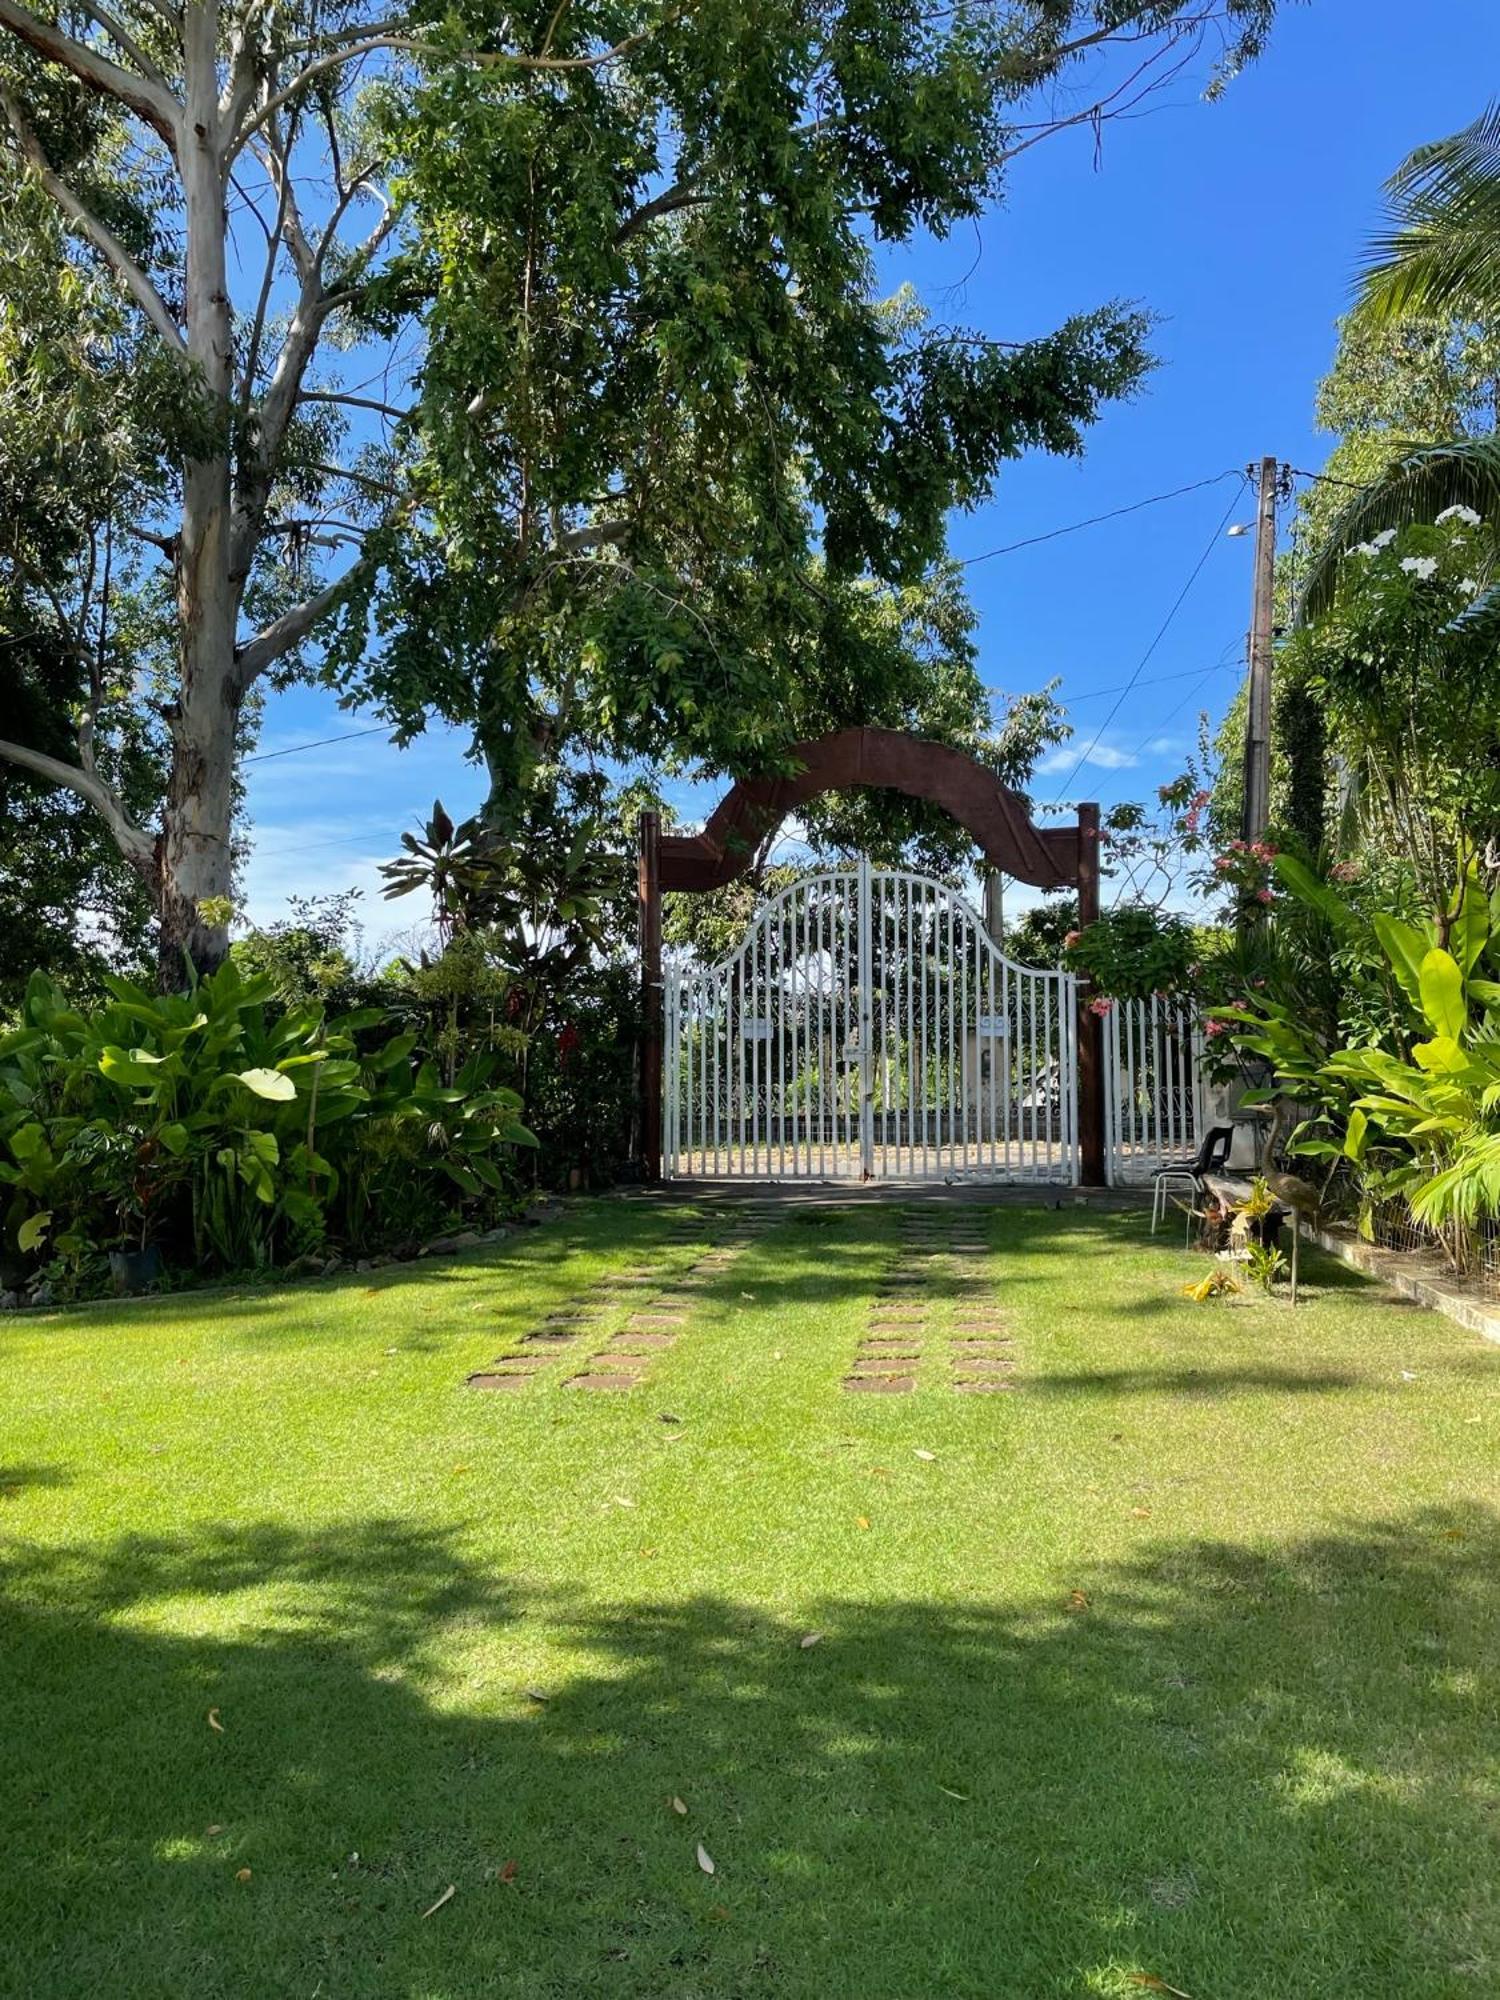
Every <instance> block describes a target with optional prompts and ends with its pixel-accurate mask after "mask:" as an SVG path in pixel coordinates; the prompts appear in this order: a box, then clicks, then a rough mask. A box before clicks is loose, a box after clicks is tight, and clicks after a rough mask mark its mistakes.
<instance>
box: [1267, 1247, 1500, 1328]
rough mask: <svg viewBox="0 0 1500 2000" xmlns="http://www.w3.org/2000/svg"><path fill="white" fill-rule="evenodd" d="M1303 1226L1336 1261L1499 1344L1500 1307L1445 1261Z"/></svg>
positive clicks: (1419, 1252) (1416, 1252) (1420, 1253)
mask: <svg viewBox="0 0 1500 2000" xmlns="http://www.w3.org/2000/svg"><path fill="white" fill-rule="evenodd" d="M1302 1228H1303V1233H1304V1234H1305V1235H1306V1236H1308V1237H1309V1238H1310V1239H1311V1240H1312V1241H1313V1242H1314V1243H1316V1244H1317V1245H1318V1248H1319V1249H1320V1250H1326V1251H1327V1252H1328V1254H1329V1255H1330V1256H1331V1257H1337V1258H1338V1260H1339V1262H1340V1263H1341V1264H1346V1265H1347V1266H1348V1267H1349V1269H1350V1270H1351V1271H1358V1272H1359V1273H1360V1274H1361V1275H1362V1276H1363V1277H1366V1278H1375V1279H1377V1280H1378V1281H1379V1282H1380V1283H1381V1284H1382V1285H1389V1286H1390V1288H1391V1290H1392V1291H1394V1292H1399V1293H1400V1294H1401V1296H1402V1297H1403V1298H1407V1299H1411V1300H1412V1301H1413V1302H1414V1303H1415V1304H1417V1305H1419V1306H1427V1307H1428V1308H1429V1309H1430V1310H1431V1311H1433V1312H1440V1313H1441V1314H1442V1315H1443V1317H1444V1318H1445V1319H1451V1320H1454V1321H1456V1322H1457V1323H1458V1325H1459V1326H1464V1327H1467V1328H1468V1329H1469V1331H1470V1332H1471V1333H1477V1334H1479V1335H1480V1336H1481V1338H1483V1339H1485V1340H1489V1341H1493V1342H1494V1343H1495V1344H1496V1346H1500V1304H1493V1305H1492V1304H1491V1303H1490V1302H1489V1300H1487V1299H1484V1298H1481V1297H1480V1296H1479V1294H1478V1293H1476V1292H1475V1291H1474V1290H1473V1288H1472V1287H1471V1286H1469V1285H1466V1284H1465V1283H1464V1282H1463V1280H1462V1279H1461V1278H1455V1277H1454V1276H1453V1274H1452V1272H1451V1271H1449V1270H1448V1269H1447V1267H1446V1266H1445V1265H1444V1264H1443V1262H1442V1261H1441V1259H1439V1258H1437V1257H1432V1256H1428V1255H1427V1254H1425V1253H1424V1252H1422V1251H1413V1250H1382V1249H1380V1248H1379V1247H1378V1246H1377V1245H1376V1244H1374V1243H1366V1242H1364V1241H1363V1239H1362V1238H1360V1237H1358V1236H1356V1235H1354V1234H1353V1233H1352V1231H1349V1230H1343V1229H1338V1230H1334V1229H1323V1228H1321V1227H1319V1226H1318V1225H1316V1224H1315V1223H1312V1222H1306V1221H1304V1223H1303V1225H1302Z"/></svg>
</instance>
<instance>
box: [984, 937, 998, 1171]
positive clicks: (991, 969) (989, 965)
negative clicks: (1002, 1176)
mask: <svg viewBox="0 0 1500 2000" xmlns="http://www.w3.org/2000/svg"><path fill="white" fill-rule="evenodd" d="M984 990H985V994H986V996H987V1004H988V1007H989V1019H990V1026H991V1027H992V1028H993V1027H994V1025H995V1023H996V1021H997V1020H998V1019H999V1016H998V1015H997V1014H996V1012H995V947H994V944H993V942H992V941H991V940H990V939H989V938H988V937H986V939H985V946H984ZM988 1044H989V1057H990V1073H989V1113H990V1151H989V1168H990V1172H991V1173H993V1172H994V1171H995V1140H996V1137H997V1136H998V1135H997V1134H996V1131H995V1085H996V1082H997V1081H998V1079H997V1078H996V1076H995V1068H996V1061H997V1058H998V1056H999V1053H1000V1043H999V1041H998V1039H997V1038H996V1037H995V1036H994V1035H990V1036H989V1038H988Z"/></svg>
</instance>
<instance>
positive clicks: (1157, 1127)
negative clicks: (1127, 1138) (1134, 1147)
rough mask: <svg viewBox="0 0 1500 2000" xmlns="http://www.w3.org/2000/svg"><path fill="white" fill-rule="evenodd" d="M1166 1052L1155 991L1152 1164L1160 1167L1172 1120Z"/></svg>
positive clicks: (1153, 1016) (1153, 1014)
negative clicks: (1165, 1084)
mask: <svg viewBox="0 0 1500 2000" xmlns="http://www.w3.org/2000/svg"><path fill="white" fill-rule="evenodd" d="M1165 1054H1166V1048H1165V1045H1164V1044H1163V1042H1162V1032H1161V1002H1160V1001H1159V1000H1158V999H1157V997H1156V995H1155V994H1154V993H1153V994H1152V996H1151V1123H1152V1127H1153V1131H1152V1134H1151V1138H1152V1157H1151V1164H1152V1166H1153V1168H1154V1167H1159V1166H1160V1165H1161V1163H1162V1161H1163V1160H1164V1159H1165V1158H1166V1141H1167V1133H1168V1131H1169V1130H1170V1127H1171V1122H1172V1105H1171V1099H1170V1097H1168V1098H1167V1100H1166V1101H1165V1102H1164V1101H1163V1098H1162V1084H1163V1081H1164V1080H1165V1077H1166V1064H1165V1063H1164V1061H1163V1060H1162V1058H1163V1057H1164V1055H1165Z"/></svg>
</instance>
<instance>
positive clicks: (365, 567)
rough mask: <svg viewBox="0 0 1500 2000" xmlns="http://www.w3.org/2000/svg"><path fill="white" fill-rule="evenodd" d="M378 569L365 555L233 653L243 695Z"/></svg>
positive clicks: (238, 683)
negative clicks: (356, 586)
mask: <svg viewBox="0 0 1500 2000" xmlns="http://www.w3.org/2000/svg"><path fill="white" fill-rule="evenodd" d="M374 567H375V557H374V555H373V554H371V553H368V552H367V553H366V554H364V555H362V556H360V558H359V559H358V561H356V562H353V563H351V564H350V566H349V568H348V569H346V570H345V571H344V574H343V575H342V576H341V577H338V578H337V579H336V580H335V581H334V582H333V583H330V584H328V585H327V586H326V587H325V588H324V589H322V590H319V591H316V592H315V593H314V594H313V595H312V596H311V597H309V598H305V599H304V600H303V602H302V603H301V604H296V605H293V607H292V609H291V610H290V611H284V612H283V613H282V614H281V616H280V617H279V618H274V619H272V621H271V623H270V624H269V625H266V626H264V627H263V628H262V629H261V630H260V631H259V632H257V633H256V635H255V637H254V638H253V639H248V640H247V641H246V642H245V644H244V645H243V646H236V647H235V651H234V672H235V681H236V684H237V686H238V688H239V690H240V692H241V693H243V692H244V690H245V689H246V688H248V687H249V686H250V684H251V682H252V681H253V680H254V679H255V677H256V675H257V674H260V673H263V672H264V671H265V669H266V668H267V667H269V666H271V665H272V664H273V663H274V662H275V661H277V660H279V659H280V658H281V656H282V654H283V653H289V652H290V651H291V650H292V648H293V646H295V645H296V644H297V643H298V642H299V641H300V640H302V639H305V638H306V637H307V635H308V633H309V632H311V631H312V629H313V627H314V626H315V625H316V624H317V623H318V621H319V620H320V619H322V618H326V617H327V615H328V613H329V612H330V611H332V610H333V608H334V606H335V605H336V604H337V603H338V601H339V599H340V598H341V597H342V596H343V595H344V594H345V592H346V591H348V590H349V589H350V588H352V586H353V585H354V584H355V583H357V582H359V581H360V580H361V579H362V578H364V577H365V576H368V574H369V573H370V571H371V570H372V569H373V568H374Z"/></svg>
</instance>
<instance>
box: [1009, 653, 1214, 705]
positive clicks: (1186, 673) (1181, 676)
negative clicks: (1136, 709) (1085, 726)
mask: <svg viewBox="0 0 1500 2000" xmlns="http://www.w3.org/2000/svg"><path fill="white" fill-rule="evenodd" d="M1233 665H1234V662H1233V661H1232V660H1215V661H1214V663H1213V665H1212V666H1211V667H1210V668H1209V669H1208V672H1209V673H1211V674H1218V673H1225V672H1227V671H1228V669H1229V668H1230V667H1231V666H1233ZM1202 671H1203V670H1202V669H1201V668H1199V667H1184V668H1183V670H1182V672H1181V673H1177V674H1153V675H1152V677H1151V679H1150V680H1148V681H1135V682H1129V681H1117V682H1116V683H1115V685H1114V686H1113V687H1107V688H1087V689H1085V691H1084V692H1083V693H1082V694H1068V693H1066V692H1064V693H1062V694H1059V695H1057V696H1055V699H1056V701H1057V702H1058V704H1059V706H1061V707H1063V708H1076V707H1077V705H1078V703H1079V702H1081V701H1103V700H1104V699H1105V698H1106V697H1107V696H1108V695H1112V694H1128V693H1129V692H1130V690H1131V688H1132V686H1134V687H1137V688H1154V687H1167V686H1169V685H1170V683H1171V682H1173V681H1190V680H1191V679H1192V678H1193V676H1194V674H1196V673H1201V672H1202ZM1032 692H1033V693H1035V694H1042V693H1044V692H1045V690H1044V689H1042V688H1036V689H1033V691H1032ZM990 694H991V696H992V697H993V699H995V700H996V701H1024V700H1025V699H1026V696H1025V695H1007V694H1006V693H1005V691H1004V689H1003V688H991V689H990Z"/></svg>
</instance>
